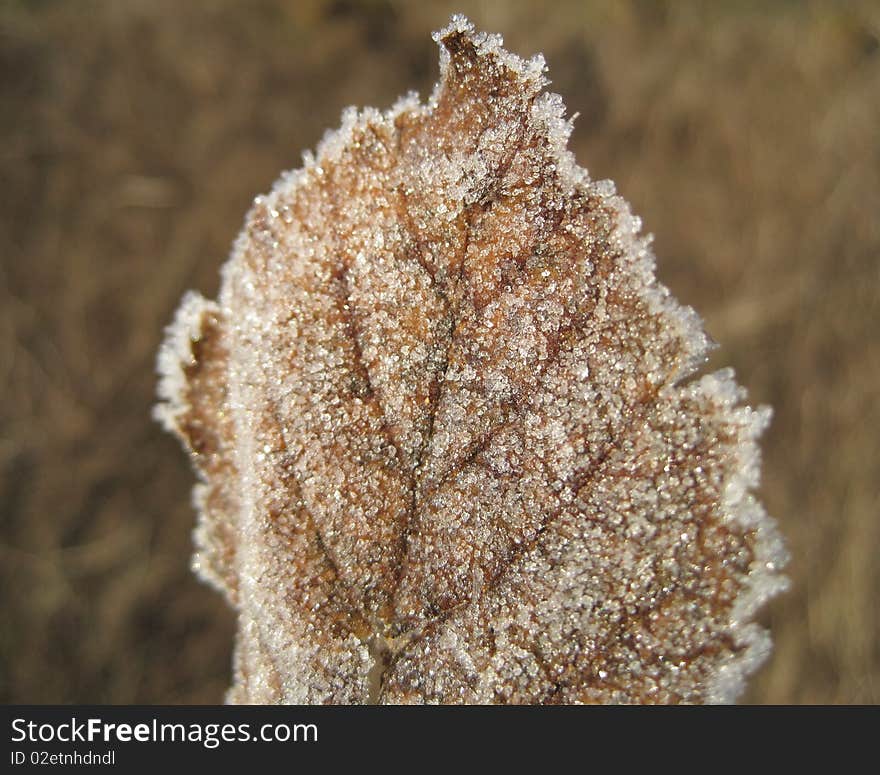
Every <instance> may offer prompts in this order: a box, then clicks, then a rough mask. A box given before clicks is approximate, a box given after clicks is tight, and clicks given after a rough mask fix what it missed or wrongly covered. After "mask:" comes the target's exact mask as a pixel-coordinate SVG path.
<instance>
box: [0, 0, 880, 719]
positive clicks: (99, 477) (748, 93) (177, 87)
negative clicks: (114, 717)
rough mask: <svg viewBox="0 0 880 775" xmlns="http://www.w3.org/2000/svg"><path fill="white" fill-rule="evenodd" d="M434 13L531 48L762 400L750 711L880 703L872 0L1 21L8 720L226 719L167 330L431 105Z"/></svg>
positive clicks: (676, 289) (132, 7)
mask: <svg viewBox="0 0 880 775" xmlns="http://www.w3.org/2000/svg"><path fill="white" fill-rule="evenodd" d="M455 11H462V12H464V13H466V14H467V15H468V16H470V17H471V18H472V19H473V20H474V21H475V22H476V23H477V24H478V25H479V26H480V27H481V28H482V29H486V30H489V31H494V32H500V33H502V34H503V35H504V37H505V40H506V43H507V44H508V47H509V48H511V49H512V50H513V51H515V52H517V53H519V54H521V55H524V56H529V55H532V54H534V53H536V52H539V51H542V52H544V54H545V55H546V58H547V61H548V63H549V67H550V77H551V78H552V80H553V90H554V91H557V92H559V93H560V94H562V95H563V97H564V99H565V102H566V104H567V106H568V109H569V111H570V112H571V113H575V112H577V113H579V114H580V117H579V118H578V120H577V123H576V129H575V132H574V136H573V139H572V147H573V150H574V151H575V153H576V155H577V157H578V160H579V162H580V163H581V164H582V165H583V166H585V167H587V168H588V169H589V170H590V172H591V174H592V175H593V177H594V178H611V179H613V180H615V181H616V182H617V185H618V188H619V190H620V191H621V192H622V193H623V195H624V196H625V197H626V198H627V199H628V200H629V201H630V202H631V203H632V205H633V208H634V210H635V212H636V213H638V214H640V215H641V216H642V217H643V219H644V223H645V227H646V229H647V230H648V231H650V232H652V233H653V234H654V235H655V239H656V241H655V248H656V253H657V255H658V260H659V267H658V274H659V276H660V278H661V280H662V281H663V282H665V283H666V284H667V285H668V286H670V288H671V289H672V291H673V293H674V294H675V295H676V296H677V297H678V298H679V299H680V300H682V301H683V302H685V303H687V304H691V305H693V306H694V307H695V308H696V309H697V310H698V311H699V312H700V314H701V315H702V316H703V317H704V318H705V320H706V325H707V328H708V330H709V332H710V334H711V335H712V336H713V337H714V338H715V339H716V340H717V341H718V342H720V343H721V348H720V349H719V351H718V352H717V354H716V356H715V357H714V358H713V365H716V366H722V365H732V366H733V367H734V368H735V370H736V372H737V376H738V379H739V381H740V382H741V383H742V384H743V385H745V386H746V387H747V388H748V390H749V393H750V400H751V401H752V402H754V403H760V404H771V405H772V406H773V407H774V409H775V419H774V421H773V424H772V427H771V428H770V430H769V431H768V433H767V434H766V437H765V440H764V445H763V449H764V480H763V486H762V491H761V497H762V499H763V501H764V503H765V504H766V506H767V508H768V510H769V511H770V513H771V514H773V515H774V516H775V517H776V518H777V519H778V520H779V522H780V524H781V527H782V530H783V532H784V534H785V536H786V537H787V540H788V544H789V548H790V550H791V553H792V561H791V564H790V566H789V573H790V576H791V579H792V587H791V591H790V592H789V593H788V594H787V595H785V596H783V597H781V598H779V599H777V600H776V601H774V602H773V603H772V605H770V606H769V607H768V608H767V609H766V610H765V611H764V612H763V615H762V617H761V618H762V621H763V623H764V624H766V625H767V626H769V627H771V628H772V631H773V636H774V640H775V644H776V648H775V653H774V655H773V657H772V658H771V660H770V661H769V662H768V663H767V664H766V666H765V667H764V668H763V669H762V670H761V672H760V673H759V674H758V675H757V676H756V677H755V678H754V680H753V682H752V685H751V689H750V691H749V693H748V694H747V695H746V697H745V698H744V699H745V700H746V701H748V702H755V703H804V702H809V703H876V702H878V699H880V638H878V634H880V632H878V631H880V595H878V592H880V562H878V545H880V522H878V516H880V515H878V506H880V497H878V495H880V455H878V430H880V409H878V401H877V399H878V388H880V343H878V333H880V303H878V302H880V217H878V216H880V3H878V2H876V1H875V2H863V3H860V2H816V3H811V2H785V1H782V0H780V1H778V2H735V3H734V2H729V3H725V2H716V3H698V2H659V1H658V2H650V1H647V0H646V1H644V2H635V1H634V0H633V1H632V2H626V1H622V2H621V1H612V0H594V1H587V0H581V1H580V2H574V1H573V2H557V3H546V2H506V3H501V2H467V1H466V0H458V2H455V3H449V2H445V1H443V2H420V3H404V2H386V1H380V0H376V1H374V2H356V1H355V0H348V1H346V0H327V1H326V2H321V1H318V0H316V1H315V2H283V1H281V0H277V1H271V0H258V1H257V2H249V3H242V2H231V1H227V0H212V1H211V2H208V1H207V0H189V1H188V2H185V3H181V2H178V1H177V0H112V1H111V0H106V1H105V2H96V1H94V0H67V1H63V0H54V1H51V0H42V1H38V0H30V1H26V0H18V1H17V2H16V1H15V0H0V520H2V528H0V531H2V532H0V611H2V614H0V701H2V702H19V703H21V702H32V703H44V702H99V703H104V702H111V703H202V702H219V701H221V699H222V696H223V692H224V690H225V689H226V686H227V684H228V682H229V666H230V654H231V647H232V640H233V633H234V622H233V617H232V615H231V613H230V612H229V611H228V610H227V608H226V606H225V604H224V603H223V602H222V600H221V599H220V597H219V595H217V594H215V593H214V592H213V591H211V590H210V589H208V588H207V587H204V586H202V585H201V584H199V583H198V582H197V581H196V580H195V578H194V577H193V576H192V574H191V573H190V571H189V555H190V551H191V542H190V530H191V527H192V525H193V521H194V514H193V511H192V509H191V506H190V503H189V491H190V488H191V486H192V484H193V475H192V473H191V472H190V469H189V464H188V462H187V458H186V457H185V455H184V454H183V452H182V451H181V450H180V449H179V447H178V444H177V442H176V441H175V440H174V439H172V438H171V437H170V436H168V435H167V434H165V433H163V432H161V431H160V429H159V427H158V426H157V425H156V424H155V423H153V422H152V420H151V419H150V407H151V405H152V404H153V402H154V393H155V384H156V379H155V375H154V362H155V354H156V350H157V347H158V345H159V341H160V338H161V336H162V329H163V327H164V326H165V324H166V323H168V322H169V320H170V318H171V315H172V312H173V310H174V308H175V307H176V305H177V303H178V300H179V298H180V296H181V294H182V293H183V292H184V290H185V289H187V288H197V289H199V290H201V291H202V292H203V293H205V294H206V295H208V296H212V295H214V294H215V293H216V291H217V287H218V281H219V276H218V270H219V268H220V265H221V263H222V262H223V261H224V260H225V258H226V256H227V254H228V251H229V248H230V245H231V243H232V240H233V238H234V237H235V235H236V233H237V232H238V230H239V228H240V226H241V224H242V219H243V217H244V214H245V212H246V210H247V209H248V207H249V205H250V202H251V200H252V198H253V196H254V195H255V194H258V193H260V192H264V191H266V190H267V189H268V188H269V187H270V186H271V184H272V182H273V181H274V180H275V179H276V177H277V176H278V175H279V173H280V172H281V171H282V170H284V169H288V168H292V167H297V166H299V165H300V159H301V156H300V154H301V152H302V151H303V150H304V149H309V148H313V147H314V146H315V144H316V143H317V141H318V140H319V139H320V137H321V135H322V133H323V131H324V130H325V129H326V128H331V127H335V126H337V125H338V121H339V115H340V111H341V110H342V108H343V107H345V106H346V105H349V104H355V105H358V106H364V105H374V106H377V107H382V108H384V107H388V106H389V105H390V104H391V103H392V102H393V101H394V99H395V98H396V97H397V96H398V95H400V94H402V93H404V92H405V91H407V90H409V89H417V90H418V91H419V92H420V93H421V94H422V95H423V96H424V95H426V94H427V93H428V92H429V91H430V88H431V86H432V84H433V82H434V81H435V79H436V76H437V50H436V46H435V44H434V43H433V42H432V41H431V38H430V33H431V32H432V31H433V30H436V29H439V28H440V27H442V26H444V25H445V24H446V23H447V21H448V18H449V16H450V14H451V13H453V12H455Z"/></svg>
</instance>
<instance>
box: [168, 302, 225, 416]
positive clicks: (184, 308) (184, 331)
mask: <svg viewBox="0 0 880 775" xmlns="http://www.w3.org/2000/svg"><path fill="white" fill-rule="evenodd" d="M216 309H217V304H216V302H213V301H208V300H207V299H206V298H204V297H203V296H202V295H201V294H199V293H196V292H195V291H187V292H186V294H185V295H184V297H183V299H181V301H180V306H179V307H178V308H177V312H176V313H175V314H174V322H173V323H171V325H169V326H168V327H167V328H166V330H165V340H164V341H163V343H162V346H161V347H160V348H159V356H158V359H157V365H156V368H157V371H158V372H159V375H160V379H159V386H158V388H157V390H156V392H157V394H158V396H159V399H160V402H161V403H159V404H157V405H156V406H155V408H154V410H153V416H154V417H155V418H156V419H157V420H158V421H159V422H160V423H162V425H163V427H165V428H166V429H167V430H169V431H173V430H175V429H176V427H177V419H178V417H179V416H180V415H181V414H182V413H183V412H185V411H186V410H187V409H188V407H187V405H186V404H184V403H183V397H184V395H185V392H186V391H185V388H186V384H187V383H186V377H185V375H184V373H183V369H184V366H188V365H191V364H192V363H193V355H192V345H193V342H195V341H197V340H198V339H199V337H200V336H201V325H202V315H203V314H204V313H205V312H210V311H212V310H216Z"/></svg>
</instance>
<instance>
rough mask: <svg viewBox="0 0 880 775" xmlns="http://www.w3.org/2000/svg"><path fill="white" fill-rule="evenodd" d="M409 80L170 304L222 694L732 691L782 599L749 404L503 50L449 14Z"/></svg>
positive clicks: (682, 696) (252, 699)
mask: <svg viewBox="0 0 880 775" xmlns="http://www.w3.org/2000/svg"><path fill="white" fill-rule="evenodd" d="M436 40H437V41H438V43H439V44H440V47H441V57H442V58H441V69H442V75H441V79H440V83H439V84H438V86H437V87H436V89H435V91H434V93H433V95H432V96H431V98H430V100H429V101H428V103H427V104H426V105H425V104H420V103H419V102H418V100H417V99H416V98H415V97H414V96H409V97H407V98H405V99H403V100H401V101H400V102H398V103H397V105H395V106H394V107H393V108H392V109H391V110H390V111H388V112H386V113H380V112H378V111H376V110H372V109H367V110H364V111H363V112H360V113H358V112H356V111H354V110H348V111H346V112H345V113H344V115H343V120H342V127H341V128H340V129H339V130H338V131H336V132H334V133H330V134H328V135H327V136H326V138H325V139H324V140H323V142H322V143H321V145H320V147H319V148H318V151H317V153H316V154H315V156H311V155H309V156H307V158H306V162H305V166H304V167H303V169H301V170H298V171H296V172H292V173H288V174H286V175H284V176H283V177H282V178H281V180H280V181H279V182H278V183H277V184H276V186H275V187H274V189H273V190H272V192H271V193H270V194H269V195H268V196H266V197H258V198H257V199H256V201H255V203H254V206H253V208H252V210H251V211H250V213H249V215H248V218H247V223H246V226H245V228H244V231H243V232H242V234H241V236H240V237H239V239H238V241H237V243H236V245H235V248H234V250H233V254H232V257H231V258H230V260H229V262H228V263H227V264H226V266H225V268H224V271H223V284H222V290H221V292H220V298H219V300H218V301H217V302H216V303H215V302H211V301H206V300H204V299H202V298H201V297H199V296H198V295H196V294H189V295H187V296H186V298H185V299H184V302H183V304H182V306H181V308H180V311H179V312H178V314H177V318H176V320H175V322H174V324H173V325H172V326H171V327H170V328H169V330H168V336H167V340H166V342H165V344H164V346H163V348H162V350H161V353H160V356H159V368H160V371H161V374H162V381H161V384H160V396H161V398H162V399H163V401H162V403H161V404H160V405H159V406H158V407H157V410H156V412H157V415H158V417H159V418H160V419H161V420H162V421H163V423H164V424H165V426H166V427H167V428H169V429H170V430H172V431H173V432H174V433H176V434H177V435H178V436H179V437H180V438H181V439H182V440H183V442H184V444H185V445H186V446H187V447H188V448H189V449H190V450H191V451H192V454H193V460H194V463H195V467H196V470H197V472H198V474H199V478H200V480H201V481H200V483H199V484H198V485H197V487H196V490H195V496H194V497H195V501H196V504H197V507H198V509H199V511H200V514H201V516H200V521H199V526H198V528H197V531H196V541H197V544H198V553H197V556H196V567H197V569H198V572H199V573H200V574H201V575H202V576H203V577H204V578H206V579H209V580H210V581H212V582H213V583H214V584H216V585H217V586H218V587H220V588H221V589H222V590H224V592H225V593H226V595H227V597H228V599H229V601H230V603H231V604H232V605H233V606H234V607H235V608H236V610H237V611H238V617H239V629H238V639H237V645H236V657H235V683H234V685H233V687H232V689H231V690H230V693H229V697H228V699H229V700H230V701H232V702H249V703H264V702H286V703H362V702H385V703H409V702H413V703H421V702H443V703H450V702H467V703H487V702H501V703H575V702H703V701H720V702H725V701H731V700H733V699H734V698H735V697H736V696H737V694H738V692H740V690H741V689H742V687H743V681H744V678H745V677H746V676H747V675H748V674H749V673H750V672H752V671H753V670H754V669H755V667H756V666H757V665H758V664H760V662H761V661H762V660H763V659H764V658H765V657H766V655H767V653H768V650H769V639H768V638H767V636H766V634H765V633H764V632H763V631H762V630H761V629H759V628H758V627H757V626H756V625H755V624H753V623H751V622H750V619H751V618H752V616H753V614H754V612H755V610H756V609H757V608H758V607H759V606H760V605H761V604H762V603H764V601H766V600H767V599H768V598H769V597H771V596H772V595H775V594H776V593H777V592H779V591H780V590H781V589H782V588H783V587H784V584H785V581H784V578H783V577H782V576H781V575H780V574H779V568H780V565H781V564H782V563H783V562H784V554H785V552H784V549H783V547H782V545H781V542H780V540H779V538H778V537H777V534H776V529H775V525H774V523H773V522H772V521H771V520H770V519H769V518H768V517H767V516H766V515H765V513H764V511H763V509H762V508H761V506H760V505H759V504H758V503H757V502H756V501H755V500H754V499H753V497H752V495H751V494H750V490H751V489H752V488H753V487H754V486H755V485H756V484H757V480H758V467H759V462H758V449H757V446H756V439H757V437H758V436H759V434H760V433H761V431H762V429H763V428H764V426H765V424H766V422H767V418H768V414H769V412H768V411H767V410H758V411H754V410H752V409H749V408H748V407H745V406H742V405H740V401H741V399H742V397H743V394H742V391H741V390H740V388H738V387H737V386H736V384H735V383H734V381H733V376H732V374H731V373H730V372H729V371H721V372H718V373H717V374H713V375H711V376H706V377H702V378H700V379H693V380H691V381H687V378H688V377H690V376H692V375H693V374H694V372H695V369H696V368H697V367H698V366H699V365H700V364H702V363H703V362H704V361H705V357H706V353H707V350H708V349H709V343H708V341H707V338H706V336H705V334H704V333H703V330H702V326H701V323H700V320H699V319H698V317H697V316H696V314H695V313H694V312H693V311H692V310H690V309H687V308H684V307H682V306H680V305H679V304H678V303H676V302H675V301H674V300H673V299H672V298H671V297H670V295H669V293H668V291H667V290H666V288H664V287H663V286H662V285H660V284H659V283H658V282H657V281H656V280H655V278H654V259H653V256H652V254H651V251H650V249H649V246H648V242H647V240H646V239H645V238H643V237H641V236H640V235H639V230H640V222H639V220H638V219H637V218H635V217H634V216H633V215H632V214H631V213H630V211H629V208H628V206H627V204H626V203H625V202H624V201H623V200H622V199H621V198H619V197H618V196H616V194H615V192H614V188H613V186H612V185H611V184H610V183H608V182H599V183H597V182H593V181H591V180H590V179H589V177H588V176H587V173H586V172H585V171H584V170H583V169H580V168H579V167H578V166H577V165H576V164H575V162H574V159H573V158H572V156H571V154H570V153H569V152H568V151H567V150H566V145H567V141H568V136H569V133H570V130H571V125H570V123H569V122H567V121H566V120H565V119H564V118H563V115H564V106H563V104H562V101H561V99H560V98H559V97H558V96H556V95H553V94H548V93H545V92H544V87H545V86H546V84H547V81H546V79H545V78H544V75H543V73H544V69H545V68H544V61H543V59H542V58H541V57H536V58H534V59H531V60H529V61H523V60H521V59H519V58H517V57H515V56H513V55H512V54H510V53H508V52H507V51H505V50H504V49H503V48H502V41H501V39H500V38H499V37H497V36H492V35H485V34H481V33H478V32H476V31H475V30H474V28H473V27H472V25H471V24H470V23H469V22H468V21H467V20H466V19H464V18H463V17H458V16H457V17H454V18H453V20H452V23H451V24H450V25H449V26H448V27H447V28H446V29H444V30H443V31H441V32H440V33H438V34H437V35H436Z"/></svg>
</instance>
